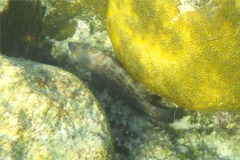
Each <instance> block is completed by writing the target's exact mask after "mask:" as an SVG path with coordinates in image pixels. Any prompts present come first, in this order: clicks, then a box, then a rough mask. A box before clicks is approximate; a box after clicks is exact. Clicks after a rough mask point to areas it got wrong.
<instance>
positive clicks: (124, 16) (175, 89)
mask: <svg viewBox="0 0 240 160" xmlns="http://www.w3.org/2000/svg"><path fill="white" fill-rule="evenodd" d="M181 2H182V3H181ZM181 2H180V0H151V1H149V0H140V1H139V0H110V1H109V8H108V9H109V10H108V18H107V29H108V33H109V36H110V38H111V41H112V44H113V47H114V49H115V51H116V54H117V57H118V59H119V60H120V61H121V63H122V64H123V65H124V66H125V68H126V69H127V70H128V72H129V73H130V74H131V75H132V76H133V77H134V78H135V79H136V80H138V81H140V82H141V83H143V84H146V85H147V86H148V87H149V88H150V89H151V90H152V91H153V92H155V93H157V94H159V95H160V96H163V97H165V98H166V99H168V100H170V101H172V102H175V103H176V104H178V105H180V106H181V107H184V108H189V109H194V110H206V111H211V110H232V109H240V1H239V0H224V1H222V0H212V1H206V0H205V1H203V0H202V1H199V0H198V1H197V0H192V1H191V3H190V2H189V1H186V2H185V3H186V4H187V6H188V7H186V8H187V9H186V10H183V9H182V8H184V7H183V5H186V4H183V0H181Z"/></svg>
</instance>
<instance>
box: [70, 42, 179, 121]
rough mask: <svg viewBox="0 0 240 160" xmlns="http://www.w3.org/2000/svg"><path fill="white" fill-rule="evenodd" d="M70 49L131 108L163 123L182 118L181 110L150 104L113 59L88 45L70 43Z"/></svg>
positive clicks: (76, 57) (79, 61) (82, 63)
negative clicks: (133, 107)
mask: <svg viewBox="0 0 240 160" xmlns="http://www.w3.org/2000/svg"><path fill="white" fill-rule="evenodd" d="M68 48H69V50H70V52H71V54H72V56H73V58H74V59H75V60H76V61H77V62H78V63H79V64H80V65H81V66H83V67H84V68H85V69H87V70H88V71H90V72H91V73H92V74H94V75H97V76H98V77H100V78H101V79H102V80H103V81H105V83H106V84H108V85H109V86H110V87H111V88H113V89H114V90H115V91H116V92H117V93H118V94H119V95H120V96H121V97H123V98H124V99H125V101H126V102H127V103H128V104H129V105H130V106H135V107H136V108H138V109H140V110H142V111H144V112H145V113H146V114H148V115H149V116H150V117H152V118H154V119H157V120H160V121H162V122H167V123H171V122H173V121H174V120H175V119H176V118H179V117H182V111H180V110H179V109H172V108H160V107H157V106H154V105H152V104H151V103H150V102H148V101H147V98H146V97H145V96H144V95H143V94H142V92H141V91H140V89H139V86H138V85H137V83H136V82H135V80H134V79H133V78H132V77H131V76H130V75H129V74H128V72H127V71H126V70H125V69H124V68H123V67H121V65H120V64H119V63H118V62H117V61H115V60H114V59H113V58H112V57H110V56H108V55H107V54H104V53H103V52H102V51H100V50H97V49H95V48H93V47H91V46H90V45H89V44H87V43H77V42H69V43H68Z"/></svg>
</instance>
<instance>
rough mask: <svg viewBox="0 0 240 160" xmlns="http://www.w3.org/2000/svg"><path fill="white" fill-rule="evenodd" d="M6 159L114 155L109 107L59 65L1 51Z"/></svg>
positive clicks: (0, 115)
mask: <svg viewBox="0 0 240 160" xmlns="http://www.w3.org/2000/svg"><path fill="white" fill-rule="evenodd" d="M0 82H1V85H0V155H1V156H0V159H106V160H108V159H112V158H113V157H112V156H113V146H112V140H111V135H110V133H109V126H108V122H107V120H106V117H105V114H104V112H103V111H102V110H101V108H100V107H99V104H98V102H97V101H96V99H95V98H94V96H93V95H92V93H91V92H90V91H89V90H88V89H87V88H86V87H85V86H84V85H83V83H82V82H81V81H79V79H77V78H76V77H75V76H73V75H72V74H71V73H69V72H66V71H64V70H62V69H59V68H57V67H52V66H48V65H44V64H39V63H36V62H32V61H27V60H23V59H17V58H9V57H7V56H3V55H0Z"/></svg>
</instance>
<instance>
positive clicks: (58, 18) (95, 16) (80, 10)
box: [43, 0, 108, 41]
mask: <svg viewBox="0 0 240 160" xmlns="http://www.w3.org/2000/svg"><path fill="white" fill-rule="evenodd" d="M107 3H108V1H107V0H91V1H89V0H81V1H78V0H73V1H59V0H52V1H48V0H43V4H44V5H45V6H47V12H46V15H45V18H44V28H45V31H44V34H45V35H47V36H49V38H51V39H56V40H58V41H62V40H65V39H67V38H69V37H71V36H73V34H74V32H75V28H76V27H77V22H76V19H77V18H81V19H82V20H85V21H88V22H89V23H90V25H91V28H92V32H93V31H96V30H103V29H105V25H103V24H105V16H106V10H107Z"/></svg>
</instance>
